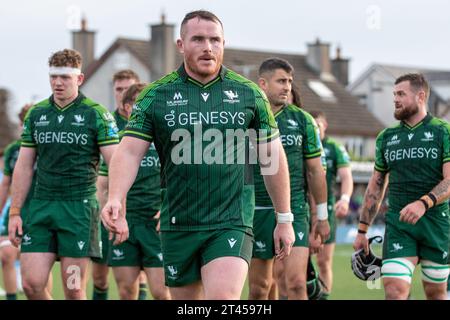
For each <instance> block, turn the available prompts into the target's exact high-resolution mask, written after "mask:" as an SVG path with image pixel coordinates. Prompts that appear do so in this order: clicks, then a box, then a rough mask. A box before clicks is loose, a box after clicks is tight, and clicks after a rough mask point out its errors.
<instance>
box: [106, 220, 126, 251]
mask: <svg viewBox="0 0 450 320" xmlns="http://www.w3.org/2000/svg"><path fill="white" fill-rule="evenodd" d="M114 234H115V236H116V237H115V239H114V242H113V245H115V246H117V245H119V244H121V243H122V242H125V241H126V240H127V239H128V236H129V235H130V234H129V230H128V223H127V219H126V218H125V217H124V216H122V215H121V216H119V218H118V219H117V220H116V221H115V231H114ZM114 234H113V233H112V232H110V233H109V240H112V238H113V235H114Z"/></svg>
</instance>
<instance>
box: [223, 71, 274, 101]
mask: <svg viewBox="0 0 450 320" xmlns="http://www.w3.org/2000/svg"><path fill="white" fill-rule="evenodd" d="M224 77H225V80H226V81H229V82H232V83H233V85H235V86H238V87H242V88H243V89H247V90H248V91H250V92H252V93H253V94H254V96H255V98H263V99H265V100H267V97H266V94H265V93H264V92H263V91H262V90H261V88H259V87H258V85H257V84H256V83H254V82H253V81H251V80H249V79H247V78H245V77H244V76H242V75H240V74H239V73H237V72H235V71H233V70H230V69H227V71H226V73H225V76H224Z"/></svg>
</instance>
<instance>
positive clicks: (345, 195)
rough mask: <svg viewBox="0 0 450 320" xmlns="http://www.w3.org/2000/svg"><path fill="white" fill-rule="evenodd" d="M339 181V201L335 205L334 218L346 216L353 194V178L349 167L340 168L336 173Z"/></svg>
mask: <svg viewBox="0 0 450 320" xmlns="http://www.w3.org/2000/svg"><path fill="white" fill-rule="evenodd" d="M337 175H338V176H339V178H340V180H341V195H342V196H341V199H339V200H338V201H337V202H336V204H335V212H336V217H338V218H344V217H345V216H346V215H347V214H348V206H349V203H350V196H349V195H351V194H352V193H353V177H352V171H351V168H350V167H342V168H339V169H338V171H337Z"/></svg>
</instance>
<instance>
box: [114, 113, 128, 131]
mask: <svg viewBox="0 0 450 320" xmlns="http://www.w3.org/2000/svg"><path fill="white" fill-rule="evenodd" d="M112 114H113V116H114V120H116V124H117V128H118V129H119V131H122V130H123V129H125V127H126V126H127V123H128V119H127V118H125V117H124V116H123V115H121V114H120V113H119V109H116V110H114V112H113V113H112Z"/></svg>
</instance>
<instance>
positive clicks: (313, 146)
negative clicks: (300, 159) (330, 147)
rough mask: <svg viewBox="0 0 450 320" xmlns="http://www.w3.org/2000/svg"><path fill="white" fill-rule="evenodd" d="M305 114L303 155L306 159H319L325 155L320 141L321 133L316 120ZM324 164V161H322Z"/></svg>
mask: <svg viewBox="0 0 450 320" xmlns="http://www.w3.org/2000/svg"><path fill="white" fill-rule="evenodd" d="M304 114H305V132H304V136H303V139H304V142H305V143H303V155H304V157H305V159H311V158H317V157H320V156H323V157H324V155H323V154H322V153H323V151H322V142H321V141H320V131H319V126H318V125H317V123H316V121H315V120H314V118H313V117H312V116H311V115H310V114H308V113H304ZM322 162H323V161H322Z"/></svg>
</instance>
